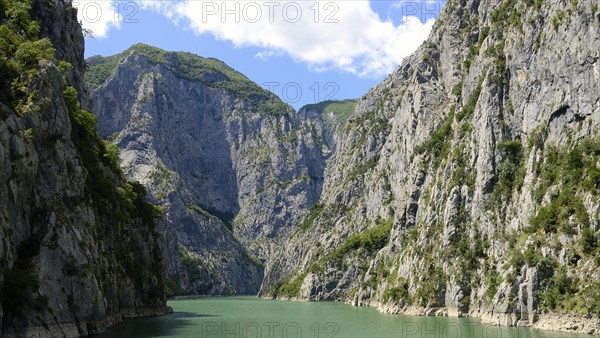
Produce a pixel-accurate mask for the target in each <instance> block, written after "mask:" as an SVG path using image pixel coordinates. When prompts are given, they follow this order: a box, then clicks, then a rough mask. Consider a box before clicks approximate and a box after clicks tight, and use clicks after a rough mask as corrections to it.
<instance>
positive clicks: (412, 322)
mask: <svg viewBox="0 0 600 338" xmlns="http://www.w3.org/2000/svg"><path fill="white" fill-rule="evenodd" d="M168 304H169V306H171V307H172V308H173V311H174V313H173V314H170V315H166V316H162V317H153V318H138V319H131V320H126V321H125V322H123V323H122V324H120V325H118V326H116V327H114V328H112V329H110V330H109V331H107V332H106V334H104V335H102V336H101V337H207V338H208V337H215V338H216V337H240V338H246V337H253V338H254V337H261V338H263V337H264V338H266V337H269V338H274V337H364V338H366V337H406V338H409V337H410V338H413V337H414V338H417V337H418V338H436V337H444V338H445V337H453V338H454V337H456V338H458V337H460V338H463V337H464V338H474V337H482V338H496V337H498V338H500V337H502V338H504V337H515V338H529V337H532V338H533V337H535V338H567V337H579V338H582V337H586V336H587V335H574V334H567V333H555V332H546V331H540V330H533V329H528V328H508V327H497V326H489V325H483V324H481V323H480V322H479V320H477V319H473V318H448V317H410V316H397V315H384V314H380V313H379V312H378V311H377V310H376V309H374V308H369V307H354V306H350V305H347V304H343V303H336V302H291V301H276V300H264V299H259V298H256V297H222V298H197V299H183V300H173V301H169V303H168Z"/></svg>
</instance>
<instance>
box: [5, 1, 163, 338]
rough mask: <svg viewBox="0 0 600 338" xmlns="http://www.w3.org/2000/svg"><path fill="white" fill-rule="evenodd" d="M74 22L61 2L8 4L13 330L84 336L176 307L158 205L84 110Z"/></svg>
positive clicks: (8, 265)
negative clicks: (169, 298)
mask: <svg viewBox="0 0 600 338" xmlns="http://www.w3.org/2000/svg"><path fill="white" fill-rule="evenodd" d="M29 6H31V8H29ZM8 12H10V15H7V13H8ZM76 17H77V16H76V11H75V10H74V9H73V8H72V7H71V5H70V3H69V2H63V1H60V0H57V1H53V2H52V4H50V3H48V2H44V1H33V3H29V2H27V1H24V2H19V1H17V2H7V3H3V4H2V5H1V6H0V23H2V25H3V26H2V28H3V30H2V34H3V36H2V41H3V42H2V46H3V48H2V51H1V52H0V53H1V57H0V59H1V60H2V61H0V73H1V74H2V79H1V80H0V87H1V88H0V93H1V94H0V186H1V188H0V225H1V226H0V239H1V240H0V286H1V296H2V297H0V299H1V306H0V322H1V327H0V329H1V334H0V335H2V336H5V337H19V336H80V335H88V334H93V333H99V332H102V331H103V330H104V329H105V328H106V327H107V326H110V325H113V324H114V323H116V322H119V321H121V320H122V318H124V317H132V316H142V315H143V316H146V315H156V314H161V313H165V312H167V311H169V309H168V308H167V307H166V305H165V300H166V296H165V293H164V291H163V289H164V285H163V284H164V281H163V267H162V263H161V251H160V247H159V241H158V236H157V233H156V230H155V218H156V217H158V216H159V212H158V210H157V209H156V208H155V207H153V206H152V205H150V204H148V203H146V202H145V197H146V193H145V191H144V189H143V188H142V187H141V186H140V185H137V184H135V183H130V182H128V181H126V180H125V179H124V177H123V174H122V172H121V170H120V169H119V167H118V164H117V163H116V161H115V158H114V156H113V154H114V153H113V151H112V150H113V149H112V148H111V147H110V146H109V145H108V144H107V143H105V142H104V141H103V140H102V139H101V138H100V137H98V135H97V133H96V131H95V129H94V126H93V121H94V120H93V115H91V114H90V113H88V112H86V111H84V110H82V109H81V108H82V107H83V108H85V107H87V106H88V104H87V102H88V101H87V95H86V93H85V91H84V90H83V88H84V85H83V82H82V77H81V75H82V73H83V36H82V33H81V28H80V26H79V24H78V23H77V20H76ZM78 89H79V90H78Z"/></svg>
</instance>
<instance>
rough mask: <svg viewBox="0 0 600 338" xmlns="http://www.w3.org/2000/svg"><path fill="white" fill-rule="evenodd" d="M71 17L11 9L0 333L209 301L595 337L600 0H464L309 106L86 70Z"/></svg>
mask: <svg viewBox="0 0 600 338" xmlns="http://www.w3.org/2000/svg"><path fill="white" fill-rule="evenodd" d="M76 14H77V13H76V10H75V9H73V8H72V7H71V5H70V3H69V2H68V1H63V0H56V1H50V2H49V1H46V0H34V1H33V2H29V1H26V0H10V1H9V0H1V1H0V25H1V26H0V37H2V40H1V41H0V46H2V48H0V74H2V75H1V78H0V87H2V91H1V92H0V119H1V121H0V160H1V161H0V165H1V169H2V170H0V184H1V185H2V189H0V220H1V221H2V224H1V227H0V234H1V241H0V286H1V293H0V296H1V297H0V299H1V300H2V306H1V307H0V322H1V323H2V326H1V333H2V336H83V335H88V334H96V333H100V332H103V331H104V330H105V329H106V328H107V327H109V326H112V325H114V324H116V323H118V322H120V321H121V320H122V319H123V318H128V317H136V316H150V315H160V314H164V313H168V312H169V311H170V308H169V307H167V306H166V301H167V298H169V297H175V296H200V295H201V296H226V295H258V296H259V297H263V298H275V299H285V300H308V301H341V302H346V303H349V304H352V305H355V306H372V307H376V308H377V309H378V310H379V311H380V312H383V313H388V314H406V315H418V316H458V317H467V316H468V317H476V318H480V319H481V320H482V322H484V323H487V324H493V325H500V326H528V327H533V328H539V329H544V330H554V331H566V332H576V333H590V334H600V320H599V318H600V259H599V258H598V257H599V255H600V198H599V196H600V61H599V59H600V10H599V9H598V4H597V3H596V0H450V1H448V3H447V4H446V5H444V7H443V9H442V11H441V13H440V16H439V18H438V19H437V20H436V23H435V25H434V27H433V30H432V32H431V34H430V35H429V37H428V38H427V40H426V41H425V42H424V43H423V44H422V45H421V46H420V47H419V48H418V49H417V50H416V52H414V53H413V54H412V55H411V56H409V57H407V58H405V59H404V60H403V61H402V63H401V65H400V66H399V67H398V68H397V69H396V70H395V71H394V72H393V73H392V74H390V75H389V76H387V78H385V80H383V82H381V83H380V84H378V85H377V86H376V87H375V88H373V89H371V90H370V91H369V92H367V93H366V94H364V95H363V96H362V97H361V98H360V99H356V100H341V101H326V102H321V103H318V104H311V105H307V106H305V107H303V108H301V109H299V110H297V111H296V110H295V109H294V108H292V107H291V106H290V105H288V104H287V103H285V102H283V101H282V100H281V99H280V98H279V97H277V96H276V95H275V94H273V93H271V92H269V91H267V90H265V89H263V88H262V87H261V86H259V85H258V84H256V83H254V82H252V81H251V80H250V79H248V78H247V77H246V76H245V75H243V74H241V73H240V72H238V71H236V70H234V69H233V68H231V67H229V66H228V65H226V64H225V63H223V62H221V61H219V60H217V59H214V58H205V57H201V56H197V55H194V54H192V53H187V52H174V51H165V50H163V49H160V48H157V47H153V46H150V45H146V44H135V45H133V46H131V47H130V48H128V49H127V50H125V51H123V52H121V53H119V54H116V55H112V56H93V57H90V58H88V59H87V60H84V57H83V55H84V39H83V34H82V30H81V27H80V25H79V24H78V22H77V16H76Z"/></svg>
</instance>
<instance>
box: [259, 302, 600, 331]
mask: <svg viewBox="0 0 600 338" xmlns="http://www.w3.org/2000/svg"><path fill="white" fill-rule="evenodd" d="M260 298H262V299H266V300H285V301H293V302H319V301H317V300H310V299H307V298H299V297H281V298H273V297H260ZM332 301H336V302H343V303H345V304H348V305H351V306H357V307H361V306H364V307H371V308H375V309H376V310H377V311H379V313H382V314H389V315H402V316H410V317H454V318H474V319H477V320H479V321H480V322H481V324H483V325H490V326H496V327H527V328H531V329H535V330H540V331H547V332H562V333H576V334H581V335H586V334H587V335H595V336H598V335H600V317H593V316H580V315H575V314H562V313H534V314H527V313H524V314H523V315H524V316H525V317H526V318H523V319H522V320H521V318H522V317H517V314H516V313H498V312H494V311H490V310H487V309H483V308H476V309H472V310H470V311H469V312H468V313H462V312H460V311H459V310H458V309H456V308H448V307H437V308H425V307H419V306H400V305H393V304H384V303H380V302H378V301H369V302H366V303H359V302H357V301H354V300H342V299H336V300H332ZM529 316H531V317H532V321H533V322H531V321H529V318H528V317H529Z"/></svg>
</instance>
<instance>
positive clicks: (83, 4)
mask: <svg viewBox="0 0 600 338" xmlns="http://www.w3.org/2000/svg"><path fill="white" fill-rule="evenodd" d="M120 6H121V4H120V3H113V2H112V1H103V0H100V1H93V0H75V1H73V7H75V8H77V20H79V22H80V23H81V25H82V27H83V28H84V29H86V30H88V31H90V32H91V34H92V36H93V37H95V38H105V37H107V36H108V31H109V29H110V28H111V27H115V28H120V27H121V22H122V20H123V16H122V15H121V13H120V8H119V7H120ZM130 7H131V4H130ZM135 8H137V6H135ZM135 8H126V9H127V10H129V11H131V10H135Z"/></svg>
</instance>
